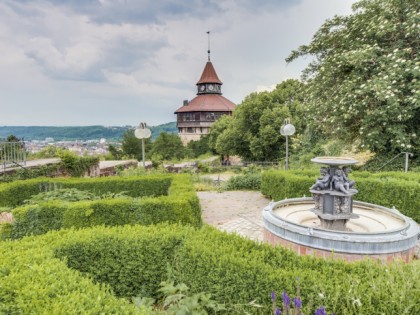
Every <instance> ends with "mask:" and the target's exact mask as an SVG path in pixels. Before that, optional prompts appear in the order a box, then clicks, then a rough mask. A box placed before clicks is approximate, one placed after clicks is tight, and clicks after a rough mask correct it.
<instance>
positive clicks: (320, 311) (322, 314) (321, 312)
mask: <svg viewBox="0 0 420 315" xmlns="http://www.w3.org/2000/svg"><path fill="white" fill-rule="evenodd" d="M315 315H328V314H327V312H326V311H325V308H324V307H323V306H321V307H320V308H318V309H317V310H316V311H315Z"/></svg>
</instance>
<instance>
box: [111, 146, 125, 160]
mask: <svg viewBox="0 0 420 315" xmlns="http://www.w3.org/2000/svg"><path fill="white" fill-rule="evenodd" d="M108 151H109V153H110V154H111V155H112V158H113V159H114V160H122V158H123V155H124V152H123V150H121V149H118V148H117V147H116V146H114V145H112V144H110V145H108Z"/></svg>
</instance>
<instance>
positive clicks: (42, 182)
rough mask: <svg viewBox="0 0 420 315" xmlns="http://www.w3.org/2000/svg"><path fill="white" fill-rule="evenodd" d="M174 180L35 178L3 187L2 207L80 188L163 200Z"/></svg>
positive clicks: (0, 190)
mask: <svg viewBox="0 0 420 315" xmlns="http://www.w3.org/2000/svg"><path fill="white" fill-rule="evenodd" d="M171 182H172V177H171V176H169V175H148V176H133V177H100V178H54V179H51V178H34V179H28V180H19V181H14V182H12V183H4V184H0V207H16V206H19V205H21V204H22V203H23V201H24V200H27V199H29V198H30V197H31V196H33V195H36V194H38V193H40V192H41V191H42V190H44V188H46V189H54V188H55V187H60V188H76V189H79V190H89V191H91V192H92V193H94V194H96V195H101V194H105V193H108V192H111V193H119V192H122V191H124V192H126V194H127V195H128V196H130V197H144V196H162V195H167V194H168V189H169V186H170V184H171Z"/></svg>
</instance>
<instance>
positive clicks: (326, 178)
mask: <svg viewBox="0 0 420 315" xmlns="http://www.w3.org/2000/svg"><path fill="white" fill-rule="evenodd" d="M320 173H321V176H322V177H320V178H318V179H317V180H316V182H315V184H313V185H312V186H311V188H310V189H316V190H324V189H328V188H329V187H330V181H331V176H330V174H329V172H328V169H327V168H326V167H321V169H320Z"/></svg>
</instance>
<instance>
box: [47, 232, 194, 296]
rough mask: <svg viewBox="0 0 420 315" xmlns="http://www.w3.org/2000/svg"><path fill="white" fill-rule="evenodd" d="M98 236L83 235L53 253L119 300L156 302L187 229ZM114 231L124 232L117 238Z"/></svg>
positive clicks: (109, 233)
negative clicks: (106, 287)
mask: <svg viewBox="0 0 420 315" xmlns="http://www.w3.org/2000/svg"><path fill="white" fill-rule="evenodd" d="M95 230H96V231H99V233H95V234H94V233H91V232H89V230H87V231H83V232H82V233H83V234H84V235H85V237H84V238H83V239H80V238H78V239H77V240H75V241H73V240H69V241H68V242H67V243H66V244H65V245H63V246H61V247H59V248H57V249H56V250H55V255H56V257H58V258H61V259H64V257H65V261H66V262H67V265H68V266H69V267H70V268H72V269H76V270H79V271H81V272H82V273H84V274H87V275H88V276H89V277H91V278H92V279H93V280H94V281H95V282H100V283H106V284H109V285H110V286H111V287H112V290H113V292H114V293H115V294H116V295H117V296H118V297H126V298H130V297H133V296H144V297H153V298H158V297H160V296H159V295H158V289H159V285H160V283H161V282H162V281H165V280H166V279H167V278H168V275H167V271H168V269H167V267H168V264H171V263H172V260H173V256H174V253H175V250H176V249H177V247H178V246H180V244H181V241H182V239H183V238H184V237H185V235H186V234H188V233H191V232H192V230H190V229H182V228H176V226H173V228H171V229H169V228H167V227H166V228H161V227H156V226H153V227H149V228H148V229H139V228H132V229H129V228H124V229H118V230H114V231H110V232H108V231H107V230H103V229H99V230H98V229H95ZM115 231H124V233H121V234H120V235H119V234H117V233H115Z"/></svg>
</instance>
